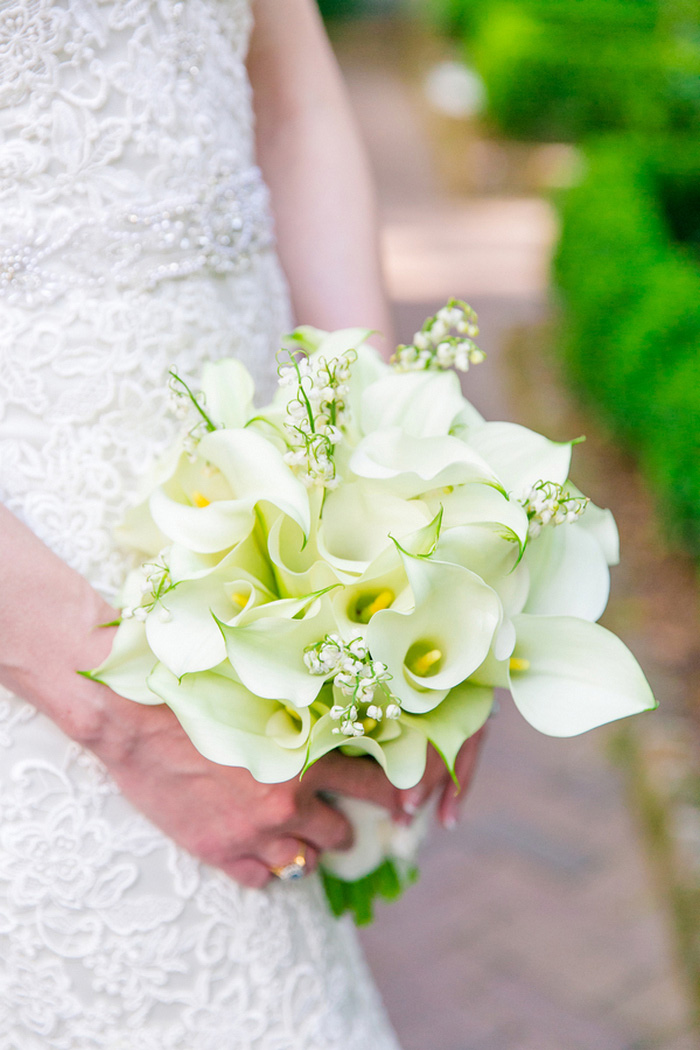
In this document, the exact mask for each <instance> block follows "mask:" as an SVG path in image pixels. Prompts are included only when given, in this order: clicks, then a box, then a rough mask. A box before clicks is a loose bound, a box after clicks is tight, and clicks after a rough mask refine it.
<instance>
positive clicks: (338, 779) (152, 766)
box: [93, 687, 401, 887]
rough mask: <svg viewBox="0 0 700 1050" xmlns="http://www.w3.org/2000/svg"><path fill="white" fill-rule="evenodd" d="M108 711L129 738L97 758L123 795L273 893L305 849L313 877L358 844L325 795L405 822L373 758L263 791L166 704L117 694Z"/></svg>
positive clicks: (215, 860)
mask: <svg viewBox="0 0 700 1050" xmlns="http://www.w3.org/2000/svg"><path fill="white" fill-rule="evenodd" d="M101 688H104V687H101ZM107 703H108V704H109V705H111V707H112V713H113V714H114V717H115V727H116V724H117V723H118V724H119V725H121V729H120V730H119V732H115V731H111V732H109V733H108V734H106V735H105V736H104V739H103V740H102V741H99V740H98V741H95V742H94V743H93V750H94V751H95V752H96V754H97V755H98V756H99V757H100V758H102V759H103V761H104V762H105V764H106V765H107V768H108V769H109V772H110V774H111V776H112V777H113V778H114V780H115V781H116V783H117V784H118V785H119V787H120V789H121V791H122V793H123V794H124V795H125V796H126V797H127V798H128V799H129V800H130V801H131V802H132V803H133V804H134V805H135V806H136V808H137V809H139V810H140V811H141V812H142V813H144V814H145V816H147V817H148V818H149V820H151V821H153V823H154V824H156V825H157V826H158V827H159V828H161V830H162V831H164V832H165V833H166V834H167V835H169V836H170V837H171V838H172V839H174V840H175V841H176V842H177V843H178V844H179V845H180V846H182V847H184V848H185V849H186V850H187V851H188V852H189V853H192V854H194V856H196V857H199V859H200V860H203V861H205V862H206V863H207V864H212V865H213V866H214V867H217V868H221V870H222V871H224V872H226V874H227V875H230V876H231V877H232V878H234V879H236V881H237V882H240V883H242V884H243V885H245V886H255V887H261V886H264V885H265V884H266V883H267V882H269V881H270V878H271V877H272V876H271V868H273V867H277V866H282V865H284V864H287V863H289V862H290V861H291V860H292V859H293V857H294V856H295V854H297V853H298V852H299V843H300V842H303V843H304V844H305V845H306V847H307V848H306V858H307V871H310V870H313V868H314V867H315V865H316V862H317V860H318V856H319V854H320V853H321V852H323V851H324V850H330V849H333V850H338V849H347V848H349V847H350V846H351V845H352V830H351V828H350V825H349V823H348V821H347V820H346V818H345V817H344V816H342V814H341V813H339V812H338V811H337V810H336V809H334V808H333V807H332V806H331V805H330V804H329V803H327V802H325V801H323V799H322V798H321V797H320V794H319V793H322V792H328V793H329V794H337V795H350V796H352V797H354V798H360V799H368V800H370V801H373V802H377V803H378V804H380V805H383V806H385V807H386V808H387V809H388V810H389V811H390V812H392V813H393V814H394V815H395V816H397V817H398V816H399V815H400V813H401V800H400V794H401V793H400V792H399V791H398V790H397V789H396V788H394V787H393V786H392V785H391V784H390V783H389V781H388V780H387V779H386V777H385V775H384V773H383V772H382V770H381V768H380V767H379V766H378V765H377V764H376V763H375V762H374V761H372V760H371V759H358V758H346V757H345V756H343V755H341V754H338V753H331V754H329V755H327V756H325V757H324V758H322V759H321V760H320V761H319V762H317V763H316V764H314V765H313V766H312V767H311V768H310V769H309V770H308V771H307V772H306V773H305V774H304V776H303V777H302V778H301V780H299V779H298V778H297V779H296V780H290V781H287V782H285V783H281V784H260V783H258V782H257V781H256V780H254V779H253V777H252V776H251V774H250V773H248V771H247V770H245V769H239V768H232V767H229V766H221V765H217V764H215V763H213V762H210V761H209V760H208V759H206V758H204V757H203V756H202V755H200V754H199V752H198V751H197V750H196V749H195V748H194V746H193V745H192V744H191V743H190V740H189V738H188V737H187V736H186V735H185V733H184V731H183V730H182V728H181V727H180V724H179V723H178V721H177V719H176V718H175V716H174V715H173V713H172V712H171V711H170V710H169V708H167V707H165V706H164V705H163V706H157V707H139V706H138V705H136V704H134V703H133V702H132V701H129V700H122V698H121V697H117V696H115V694H113V693H111V694H110V697H109V700H108V701H107ZM117 709H120V710H117ZM110 722H111V718H110ZM125 727H126V729H125Z"/></svg>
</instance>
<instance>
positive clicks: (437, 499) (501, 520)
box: [424, 484, 528, 547]
mask: <svg viewBox="0 0 700 1050" xmlns="http://www.w3.org/2000/svg"><path fill="white" fill-rule="evenodd" d="M424 499H425V502H426V503H428V504H429V505H430V506H431V507H435V506H437V505H439V506H441V507H442V527H443V529H451V528H453V527H456V526H459V525H494V526H499V525H501V526H503V529H504V530H505V532H508V533H511V534H513V535H515V536H516V537H517V539H518V543H519V545H520V547H524V546H525V542H526V540H527V532H528V520H527V514H526V513H525V510H524V508H523V507H522V506H521V504H520V503H518V501H517V500H515V499H511V498H509V497H508V496H506V495H505V493H503V492H501V491H500V490H499V489H497V488H494V487H493V486H492V485H480V484H473V485H458V486H456V487H455V488H452V489H450V490H448V491H446V492H436V493H431V494H430V495H429V496H425V497H424Z"/></svg>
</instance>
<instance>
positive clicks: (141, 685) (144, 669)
mask: <svg viewBox="0 0 700 1050" xmlns="http://www.w3.org/2000/svg"><path fill="white" fill-rule="evenodd" d="M156 663H157V660H156V657H155V656H154V655H153V653H152V651H151V649H150V646H149V644H148V640H147V638H146V628H145V626H144V624H143V623H142V622H140V621H139V620H122V622H121V624H120V625H119V628H118V629H117V633H116V635H115V636H114V642H113V643H112V649H111V651H110V654H109V656H108V657H107V659H106V660H104V661H103V662H102V663H101V664H100V666H99V667H96V668H95V670H94V671H91V672H90V677H91V678H94V679H96V680H97V681H98V682H102V683H103V684H104V685H107V686H109V688H110V689H111V690H112V691H113V692H115V693H118V694H119V696H125V697H126V698H127V700H137V701H138V702H139V703H140V704H159V703H160V702H161V701H160V699H159V697H157V696H156V695H154V693H153V692H152V691H151V690H150V689H149V687H148V685H147V684H146V681H147V679H148V676H149V675H150V673H151V671H152V670H153V668H154V667H155V665H156Z"/></svg>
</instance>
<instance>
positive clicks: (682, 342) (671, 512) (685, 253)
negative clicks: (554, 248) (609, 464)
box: [555, 140, 700, 553]
mask: <svg viewBox="0 0 700 1050" xmlns="http://www.w3.org/2000/svg"><path fill="white" fill-rule="evenodd" d="M693 165H695V168H694V169H693ZM698 185H700V150H699V149H698V146H697V144H696V143H695V141H694V140H690V141H688V142H683V141H678V140H676V141H673V142H669V141H667V140H662V141H659V142H658V144H656V145H650V144H640V143H635V142H633V141H630V140H622V141H613V142H607V143H604V144H602V145H599V146H597V147H596V148H591V149H589V151H588V171H587V175H586V177H585V179H584V180H583V182H582V183H581V184H580V185H579V186H577V187H576V188H575V189H573V190H572V191H570V192H569V194H568V195H567V197H566V199H565V200H564V201H563V202H562V208H561V213H562V237H561V241H560V245H559V249H558V253H557V257H556V260H555V275H556V280H557V284H558V286H559V288H560V290H561V294H562V298H563V301H564V305H565V307H566V309H565V313H564V320H563V323H562V328H561V339H560V349H561V353H562V356H563V358H564V360H565V362H566V365H567V368H568V371H569V374H570V376H571V378H572V380H573V381H574V382H575V384H576V386H577V387H578V389H579V390H581V391H582V392H584V394H585V396H586V397H587V399H588V401H589V402H590V403H591V405H592V406H593V407H594V408H595V410H596V411H597V412H598V413H599V414H600V416H601V417H602V418H603V419H604V420H605V422H606V423H607V424H608V426H609V427H610V428H611V429H612V430H613V431H614V432H615V433H616V434H618V435H619V437H620V438H621V439H622V440H623V442H625V443H626V444H627V446H628V447H629V448H630V449H631V450H632V451H633V452H634V453H636V454H637V455H638V456H639V458H640V459H641V461H642V463H643V465H644V467H645V468H646V470H647V472H648V474H649V477H650V480H651V482H652V484H653V486H654V488H655V490H656V492H657V494H658V495H659V497H660V502H661V505H662V507H663V508H664V509H665V510H666V511H667V512H668V522H669V525H670V527H671V528H672V529H673V530H674V532H675V535H676V538H678V539H682V540H684V541H685V542H686V543H688V544H689V545H690V546H691V548H692V549H693V550H694V551H695V552H697V553H700V265H699V260H700V241H698V239H697V235H698V228H699V226H700V208H698V207H697V204H696V208H695V211H694V212H693V215H692V217H689V216H690V213H689V212H688V213H686V212H685V211H684V202H687V200H688V195H690V196H691V197H692V196H693V195H694V194H695V192H696V188H697V186H698ZM695 199H696V201H697V198H695ZM681 220H682V221H681ZM679 221H681V225H682V226H683V231H682V232H683V234H684V240H683V241H680V240H677V239H676V238H675V236H674V234H675V232H676V230H675V227H677V225H678V223H679Z"/></svg>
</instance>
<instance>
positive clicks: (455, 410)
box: [360, 372, 464, 437]
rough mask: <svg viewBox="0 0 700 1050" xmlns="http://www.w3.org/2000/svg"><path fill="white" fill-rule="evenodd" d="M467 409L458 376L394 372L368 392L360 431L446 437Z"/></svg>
mask: <svg viewBox="0 0 700 1050" xmlns="http://www.w3.org/2000/svg"><path fill="white" fill-rule="evenodd" d="M463 408H464V398H463V396H462V392H461V389H460V386H459V379H458V378H457V375H456V374H455V373H454V372H393V373H390V374H389V375H387V376H385V377H384V378H382V379H380V380H378V381H377V382H376V383H372V384H371V386H368V387H367V388H366V389H365V390H364V392H363V394H362V400H361V403H360V428H361V430H362V432H363V434H371V433H372V432H373V431H375V430H385V429H386V428H387V427H395V426H397V427H400V428H401V430H402V431H403V432H404V433H406V434H412V435H413V436H414V437H435V436H442V437H444V436H446V435H447V434H448V433H449V431H450V427H451V425H452V422H453V420H454V419H455V418H456V417H457V416H458V415H459V413H460V412H461V411H462V410H463Z"/></svg>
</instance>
